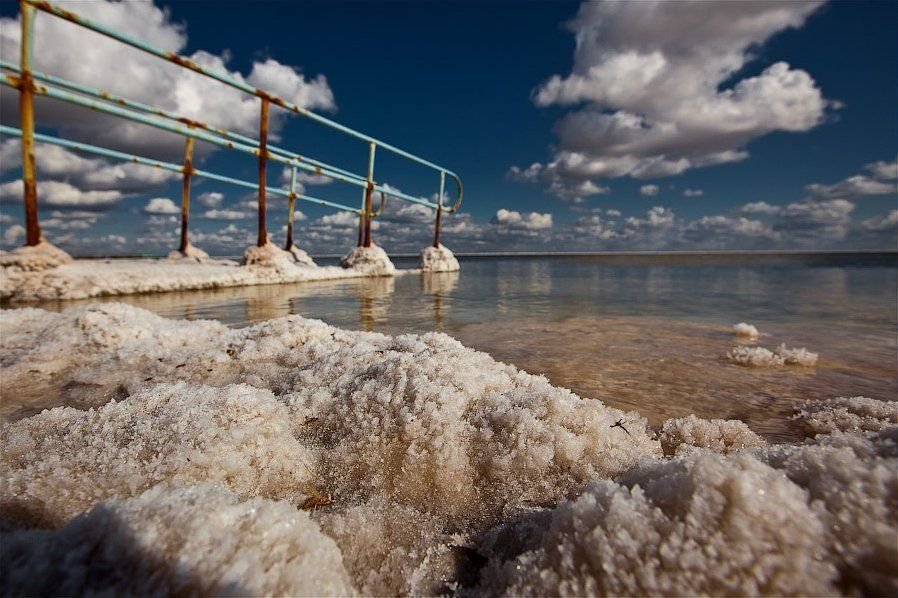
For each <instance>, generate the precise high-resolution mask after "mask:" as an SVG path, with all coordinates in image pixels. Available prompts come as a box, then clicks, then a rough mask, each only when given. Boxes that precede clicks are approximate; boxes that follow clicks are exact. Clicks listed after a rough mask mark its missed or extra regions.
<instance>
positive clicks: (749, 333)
mask: <svg viewBox="0 0 898 598" xmlns="http://www.w3.org/2000/svg"><path fill="white" fill-rule="evenodd" d="M733 334H734V335H736V336H738V337H742V338H747V339H749V340H756V339H757V338H758V334H759V333H758V329H757V328H755V327H754V326H752V325H751V324H746V323H745V322H740V323H738V324H735V325H734V326H733Z"/></svg>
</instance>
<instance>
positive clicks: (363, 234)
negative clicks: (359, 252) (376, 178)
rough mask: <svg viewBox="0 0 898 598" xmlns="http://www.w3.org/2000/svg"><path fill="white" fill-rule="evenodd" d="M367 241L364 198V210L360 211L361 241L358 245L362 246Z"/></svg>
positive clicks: (363, 203)
mask: <svg viewBox="0 0 898 598" xmlns="http://www.w3.org/2000/svg"><path fill="white" fill-rule="evenodd" d="M364 242H365V201H364V200H362V210H361V211H360V212H359V242H358V244H357V245H356V246H357V247H361V246H362V244H363V243H364Z"/></svg>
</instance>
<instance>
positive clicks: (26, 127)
mask: <svg viewBox="0 0 898 598" xmlns="http://www.w3.org/2000/svg"><path fill="white" fill-rule="evenodd" d="M19 7H20V8H21V11H22V40H21V46H20V52H21V54H20V62H19V66H20V68H19V70H20V71H21V72H22V77H21V79H20V81H19V117H20V119H21V126H22V183H23V185H24V187H25V189H24V201H25V243H26V244H27V245H31V246H34V245H37V244H38V243H40V242H41V227H40V223H39V222H38V220H37V174H36V167H35V159H34V77H32V76H31V50H32V43H31V41H32V40H31V36H32V35H33V33H34V14H35V13H34V9H33V8H32V7H31V6H29V5H28V4H26V3H25V2H24V1H22V2H20V3H19Z"/></svg>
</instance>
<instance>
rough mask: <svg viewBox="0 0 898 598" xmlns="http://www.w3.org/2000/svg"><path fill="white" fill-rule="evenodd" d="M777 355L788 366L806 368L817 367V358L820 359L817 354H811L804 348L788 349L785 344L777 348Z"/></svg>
mask: <svg viewBox="0 0 898 598" xmlns="http://www.w3.org/2000/svg"><path fill="white" fill-rule="evenodd" d="M776 354H777V355H779V356H780V357H782V358H783V362H784V363H785V364H786V365H803V366H806V367H811V366H813V365H816V364H817V357H819V356H818V355H817V354H816V353H811V352H810V351H808V350H807V349H805V348H804V347H802V348H800V349H787V348H786V344H785V343H783V344H781V345H780V346H779V347H777V348H776Z"/></svg>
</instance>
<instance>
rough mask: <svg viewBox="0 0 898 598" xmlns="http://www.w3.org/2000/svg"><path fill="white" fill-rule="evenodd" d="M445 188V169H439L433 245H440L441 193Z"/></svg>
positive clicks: (441, 222)
mask: <svg viewBox="0 0 898 598" xmlns="http://www.w3.org/2000/svg"><path fill="white" fill-rule="evenodd" d="M445 190H446V171H444V170H441V171H440V194H439V195H438V196H437V221H436V224H435V225H434V227H433V246H434V247H436V248H437V249H439V247H440V231H441V230H442V228H443V193H444V192H445Z"/></svg>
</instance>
